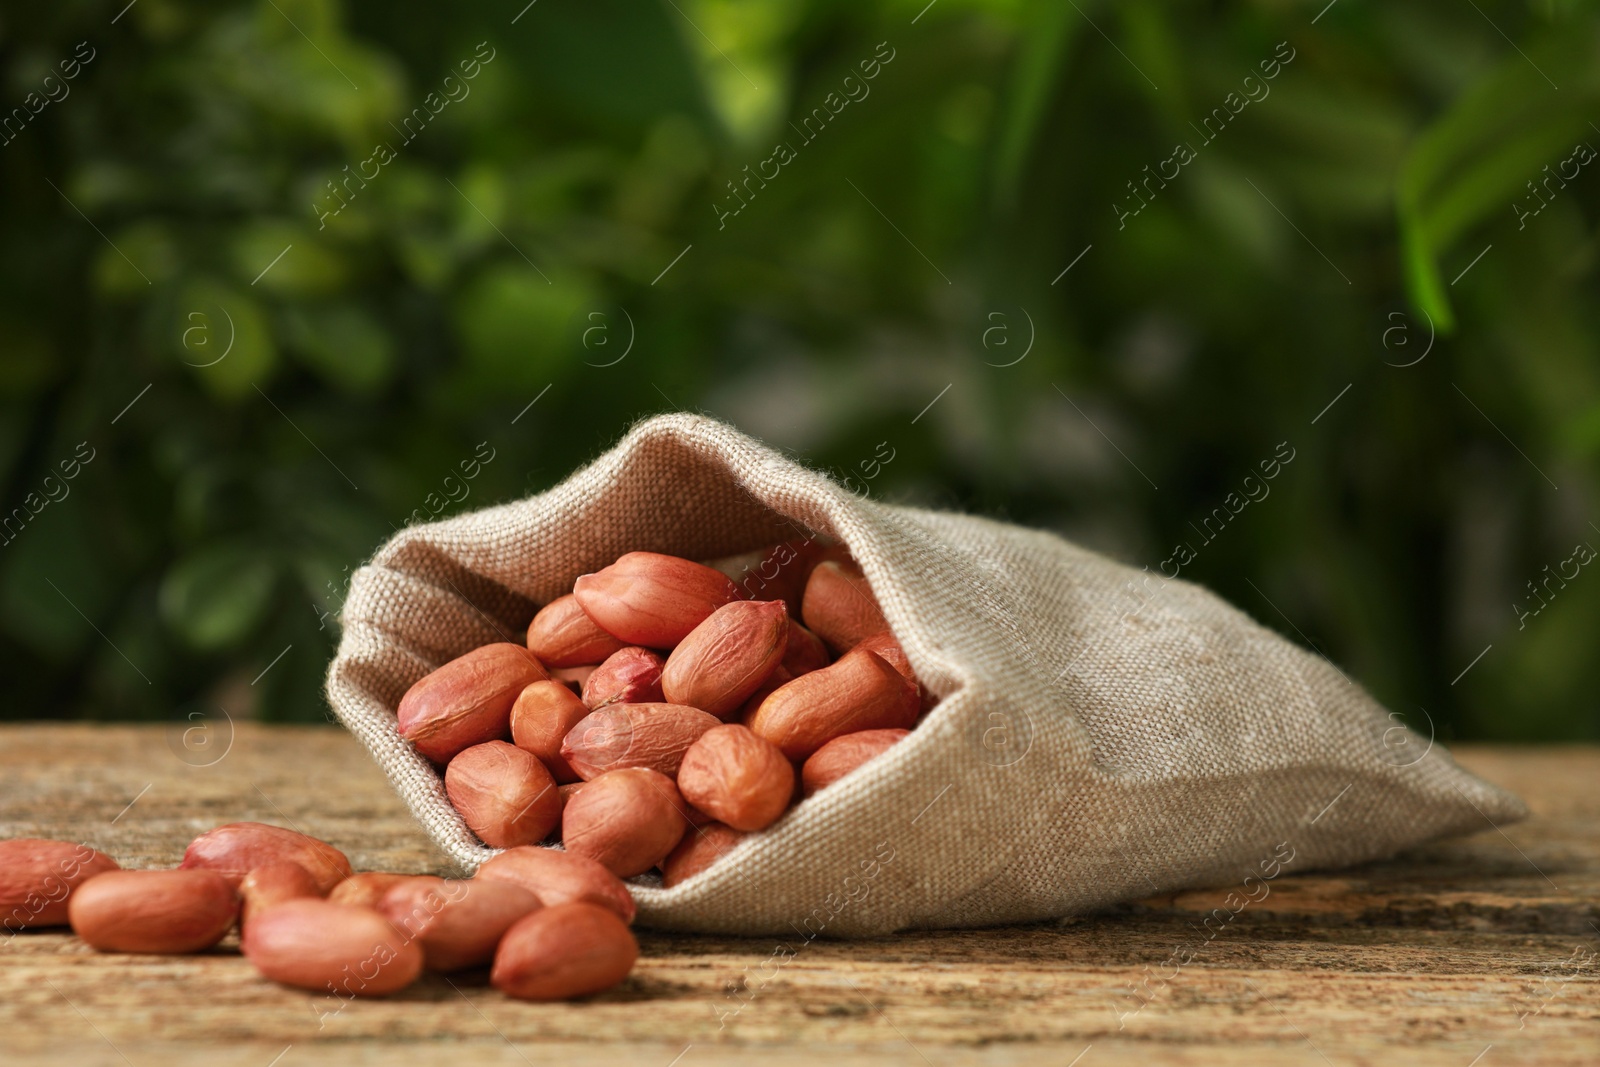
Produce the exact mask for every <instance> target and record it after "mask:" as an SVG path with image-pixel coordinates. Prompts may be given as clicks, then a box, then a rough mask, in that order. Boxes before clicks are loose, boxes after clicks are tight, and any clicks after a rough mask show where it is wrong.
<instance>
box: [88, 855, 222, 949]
mask: <svg viewBox="0 0 1600 1067" xmlns="http://www.w3.org/2000/svg"><path fill="white" fill-rule="evenodd" d="M67 915H68V917H69V918H70V919H71V920H72V929H73V932H74V933H76V934H77V935H78V936H79V937H81V938H83V940H84V941H85V942H87V943H88V944H89V945H91V946H93V947H94V948H97V949H99V950H100V951H101V952H153V953H180V952H199V951H201V950H202V949H208V948H210V947H211V946H212V945H215V944H216V943H217V942H218V941H221V940H222V938H223V935H224V934H226V933H227V932H228V931H229V930H230V929H232V927H233V923H234V920H235V919H237V918H238V917H239V897H238V895H237V894H236V893H235V892H234V889H233V886H231V885H229V884H228V880H227V879H226V878H224V877H223V876H222V875H221V874H219V873H218V872H216V871H207V870H187V871H185V870H177V871H107V872H106V873H104V874H100V875H96V876H95V877H93V878H91V879H89V880H88V881H87V882H85V883H83V884H82V885H80V886H79V887H78V889H77V891H76V892H75V893H73V894H72V897H71V899H70V900H69V901H68V903H67Z"/></svg>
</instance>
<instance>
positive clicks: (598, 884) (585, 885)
mask: <svg viewBox="0 0 1600 1067" xmlns="http://www.w3.org/2000/svg"><path fill="white" fill-rule="evenodd" d="M585 788H587V786H585ZM473 880H474V881H486V882H510V883H511V884H512V885H520V886H521V887H522V888H524V889H526V890H528V891H529V892H531V893H533V894H534V895H535V896H537V897H538V898H539V899H540V900H542V901H544V903H545V906H546V907H551V906H554V905H556V904H571V903H574V902H576V901H587V902H588V903H590V904H598V905H600V906H601V907H603V908H609V909H610V910H611V911H613V912H615V913H616V914H617V915H618V916H619V917H620V918H621V919H622V921H623V922H629V923H631V922H633V911H634V905H633V895H632V894H631V893H629V892H628V887H627V886H625V885H623V884H622V880H621V879H620V878H618V877H617V876H616V875H614V874H612V873H611V872H610V871H608V870H606V869H605V868H604V867H602V866H600V864H598V863H596V862H595V861H594V860H592V859H589V858H588V857H587V856H580V855H577V854H576V853H573V852H558V851H556V850H555V849H553V848H539V847H538V846H536V845H524V846H522V847H521V848H510V849H507V850H506V851H504V852H502V853H500V854H499V855H497V856H491V857H489V858H488V859H487V860H484V861H483V864H482V865H481V866H480V867H479V868H478V873H477V874H476V875H474V876H473Z"/></svg>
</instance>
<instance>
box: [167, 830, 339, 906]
mask: <svg viewBox="0 0 1600 1067" xmlns="http://www.w3.org/2000/svg"><path fill="white" fill-rule="evenodd" d="M285 861H287V862H290V863H298V864H299V865H300V866H302V867H304V868H305V869H306V870H307V871H309V872H310V873H311V876H312V877H313V878H315V879H316V880H317V885H318V887H319V888H320V889H321V890H322V892H324V893H326V892H328V891H329V890H331V889H332V888H333V887H334V886H336V885H338V884H339V883H340V882H342V881H344V880H345V879H346V878H349V877H350V860H349V859H348V858H347V857H346V856H345V854H344V853H343V852H340V851H339V850H338V849H336V848H334V847H333V846H332V845H330V844H328V843H327V842H326V841H319V840H317V839H316V838H314V837H308V836H306V835H305V834H302V833H299V832H297V831H294V830H286V829H284V828H283V827H281V826H269V825H267V824H266V823H261V822H233V823H228V824H227V825H226V826H219V827H217V828H216V829H215V830H208V831H206V832H205V833H203V834H201V835H200V836H199V837H197V838H195V839H194V840H193V841H191V842H189V847H188V849H187V850H186V851H185V852H184V854H183V862H182V863H181V864H179V867H180V869H182V870H193V869H196V868H204V869H207V870H214V871H217V872H218V873H220V874H221V875H222V876H223V877H224V878H226V879H227V880H228V883H229V884H230V885H232V886H234V887H235V888H237V887H238V885H239V883H240V881H242V880H243V879H244V876H245V875H247V874H249V873H250V872H251V871H252V870H254V869H255V868H257V867H262V866H265V865H266V864H269V863H281V862H285Z"/></svg>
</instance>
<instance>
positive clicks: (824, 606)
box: [800, 560, 889, 653]
mask: <svg viewBox="0 0 1600 1067" xmlns="http://www.w3.org/2000/svg"><path fill="white" fill-rule="evenodd" d="M800 618H801V619H802V620H803V621H804V622H805V624H806V626H807V627H809V628H810V629H811V630H812V632H814V633H815V634H816V635H817V636H818V637H820V638H822V640H823V642H824V643H826V644H827V646H828V647H829V648H831V649H833V651H834V652H837V653H843V652H848V651H849V650H850V649H851V648H853V647H854V646H855V644H856V642H858V641H860V640H861V639H862V638H863V637H870V636H871V635H872V634H876V633H882V632H883V631H884V630H887V629H888V628H889V623H888V621H887V620H885V619H884V617H883V609H882V608H880V607H879V606H878V600H877V598H876V597H874V596H873V595H872V588H871V586H869V585H868V584H867V579H866V577H865V576H864V575H862V573H861V568H860V567H857V566H856V565H855V564H854V563H852V562H850V561H848V560H824V561H823V562H821V563H819V564H817V566H816V567H815V568H814V569H813V570H812V572H811V577H809V578H808V579H806V592H805V598H804V599H803V600H802V601H801V604H800Z"/></svg>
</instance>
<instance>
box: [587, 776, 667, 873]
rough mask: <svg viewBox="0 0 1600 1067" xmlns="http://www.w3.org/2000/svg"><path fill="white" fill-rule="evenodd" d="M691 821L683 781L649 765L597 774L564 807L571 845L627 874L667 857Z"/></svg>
mask: <svg viewBox="0 0 1600 1067" xmlns="http://www.w3.org/2000/svg"><path fill="white" fill-rule="evenodd" d="M688 827H689V822H688V818H687V816H686V815H685V813H684V805H683V797H682V796H681V795H680V794H679V793H678V787H677V786H676V785H674V784H673V782H672V779H671V778H668V777H667V776H666V775H664V774H661V773H659V772H657V771H652V770H648V769H646V768H643V767H627V768H624V769H622V770H618V771H610V772H608V773H606V774H602V775H600V777H598V778H594V779H591V780H590V781H589V782H587V783H586V784H585V785H584V787H583V789H582V790H580V791H579V792H578V793H577V794H576V795H575V796H573V797H572V799H571V800H569V801H567V807H566V810H565V811H563V812H562V813H561V832H562V841H563V843H564V844H565V845H566V849H567V851H568V852H570V853H572V854H574V855H578V856H587V857H589V858H590V859H592V860H594V861H595V862H597V863H599V864H600V865H601V866H602V867H604V868H605V869H606V870H608V871H610V872H611V873H613V874H615V875H617V876H618V877H621V878H627V877H629V876H631V875H635V874H643V873H644V872H645V871H648V870H649V869H650V868H651V867H654V866H655V865H656V864H658V863H660V862H661V861H662V860H664V859H666V858H667V853H669V852H671V851H672V850H673V848H674V847H676V846H677V844H678V842H679V841H680V840H682V838H683V834H684V831H685V830H687V829H688Z"/></svg>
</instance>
